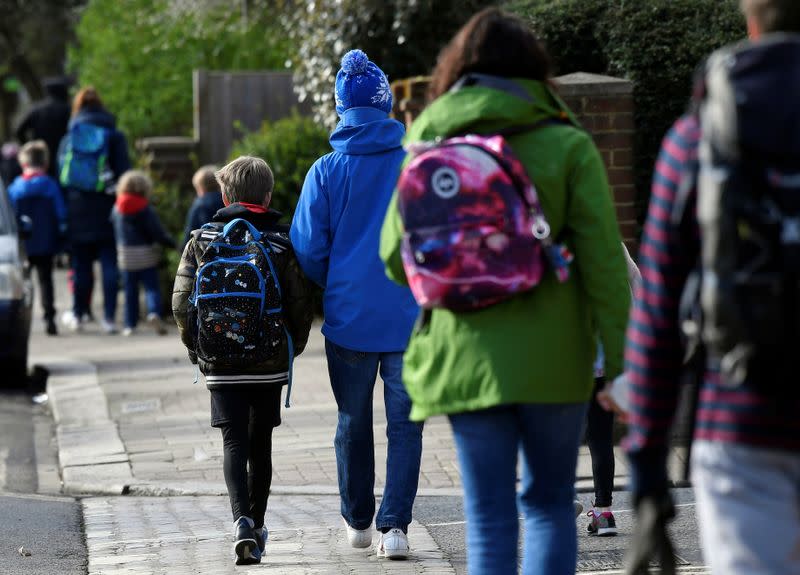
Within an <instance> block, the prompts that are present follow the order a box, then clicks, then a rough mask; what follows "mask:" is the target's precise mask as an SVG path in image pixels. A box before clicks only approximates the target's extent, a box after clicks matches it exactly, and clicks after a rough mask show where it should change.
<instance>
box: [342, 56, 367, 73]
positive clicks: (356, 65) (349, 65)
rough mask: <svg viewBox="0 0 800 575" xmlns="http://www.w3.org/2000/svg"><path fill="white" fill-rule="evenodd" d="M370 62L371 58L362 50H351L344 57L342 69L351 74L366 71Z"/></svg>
mask: <svg viewBox="0 0 800 575" xmlns="http://www.w3.org/2000/svg"><path fill="white" fill-rule="evenodd" d="M368 64H369V58H368V57H367V55H366V54H365V53H364V52H362V51H361V50H350V51H349V52H348V53H347V54H345V55H344V57H343V58H342V70H343V71H344V73H345V74H349V75H351V76H356V75H358V74H363V73H364V72H366V71H367V65H368Z"/></svg>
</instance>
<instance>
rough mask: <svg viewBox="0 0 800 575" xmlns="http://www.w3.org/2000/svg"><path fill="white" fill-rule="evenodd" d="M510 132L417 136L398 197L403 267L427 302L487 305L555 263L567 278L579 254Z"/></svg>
mask: <svg viewBox="0 0 800 575" xmlns="http://www.w3.org/2000/svg"><path fill="white" fill-rule="evenodd" d="M549 122H550V121H549V120H546V121H544V122H540V123H539V124H535V125H531V126H521V127H519V128H515V129H514V130H513V133H520V132H523V131H529V130H534V129H536V128H537V127H538V126H540V125H545V124H546V123H549ZM510 132H511V131H510V130H509V131H507V132H505V133H502V134H493V135H491V136H481V135H467V136H463V137H454V138H449V139H445V140H443V141H438V142H427V143H425V142H423V143H421V144H414V145H412V146H411V148H410V150H409V151H410V152H411V154H412V155H413V156H414V157H413V159H412V160H411V161H410V162H409V163H408V165H407V166H406V167H405V169H403V171H402V173H401V175H400V179H399V181H398V184H397V203H398V210H399V212H400V217H401V219H402V221H403V226H404V230H405V233H404V236H403V243H402V250H401V254H402V258H403V267H404V269H405V272H406V277H407V278H408V282H409V286H410V287H411V291H412V292H413V294H414V297H415V299H416V300H417V303H418V304H419V305H420V306H421V307H423V308H436V307H441V308H446V309H450V310H453V311H468V310H475V309H480V308H484V307H487V306H490V305H493V304H495V303H498V302H501V301H503V300H506V299H508V298H510V297H513V296H514V295H516V294H518V293H520V292H524V291H527V290H530V289H532V288H533V287H535V286H536V285H538V284H539V283H540V282H541V280H542V277H543V275H544V273H545V271H546V270H547V269H551V270H552V271H554V272H555V274H556V277H557V278H558V280H559V281H561V282H564V281H566V280H567V278H568V276H569V271H568V265H569V262H570V260H571V259H572V256H571V255H570V254H569V252H568V251H567V250H566V248H564V247H563V246H561V245H559V244H557V243H555V242H554V241H553V239H552V237H551V234H550V225H549V224H548V222H547V219H546V218H545V216H544V213H543V212H542V208H541V205H540V203H539V198H538V195H537V193H536V189H535V187H534V186H533V183H532V182H531V180H530V178H529V177H528V175H527V173H526V172H525V168H524V166H523V165H522V163H521V162H520V161H519V159H518V158H517V157H516V156H515V155H514V153H513V152H512V150H511V147H510V146H509V145H508V143H507V142H506V140H505V137H504V136H510V135H511V133H510Z"/></svg>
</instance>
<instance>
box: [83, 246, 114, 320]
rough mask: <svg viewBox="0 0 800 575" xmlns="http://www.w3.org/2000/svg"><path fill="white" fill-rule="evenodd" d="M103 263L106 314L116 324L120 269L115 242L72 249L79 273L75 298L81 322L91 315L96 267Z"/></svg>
mask: <svg viewBox="0 0 800 575" xmlns="http://www.w3.org/2000/svg"><path fill="white" fill-rule="evenodd" d="M97 259H99V260H100V267H101V269H102V272H103V308H104V309H103V311H104V314H105V319H106V320H108V321H110V322H112V323H113V321H114V316H115V315H116V313H117V292H118V291H119V270H118V269H117V246H116V244H115V243H114V240H113V239H112V240H110V241H106V242H96V243H91V244H76V245H74V246H72V269H73V270H74V272H75V276H74V277H75V280H74V281H75V294H74V296H75V297H74V304H73V311H74V312H75V317H77V318H81V317H83V315H84V314H85V313H87V312H88V311H89V307H88V303H89V301H90V299H91V295H90V294H91V291H92V284H93V283H94V275H93V273H92V265H93V264H94V261H95V260H97Z"/></svg>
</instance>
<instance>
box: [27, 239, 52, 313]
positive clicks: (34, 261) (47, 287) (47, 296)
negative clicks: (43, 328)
mask: <svg viewBox="0 0 800 575" xmlns="http://www.w3.org/2000/svg"><path fill="white" fill-rule="evenodd" d="M28 261H29V262H30V264H31V267H32V268H33V269H35V270H36V276H37V279H38V280H39V290H40V291H41V294H42V310H43V311H44V319H45V320H46V321H50V320H52V319H54V318H55V316H56V308H55V301H54V295H53V256H52V255H46V256H29V257H28Z"/></svg>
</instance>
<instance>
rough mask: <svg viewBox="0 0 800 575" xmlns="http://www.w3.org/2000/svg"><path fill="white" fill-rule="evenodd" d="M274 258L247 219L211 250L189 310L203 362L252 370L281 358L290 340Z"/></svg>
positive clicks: (202, 263)
mask: <svg viewBox="0 0 800 575" xmlns="http://www.w3.org/2000/svg"><path fill="white" fill-rule="evenodd" d="M271 255H272V247H271V246H270V243H269V242H268V241H266V238H263V237H262V233H261V232H260V231H258V230H257V229H256V228H255V227H254V226H253V225H252V224H251V223H250V222H248V221H246V220H243V219H241V218H239V219H235V220H232V221H230V222H228V223H227V224H226V225H225V227H224V228H223V229H222V232H220V233H219V235H217V237H216V238H215V239H214V240H213V241H212V242H211V243H210V244H209V245H208V247H207V248H206V250H205V252H204V253H203V255H202V256H201V258H200V261H199V265H198V269H197V274H196V280H195V287H194V292H193V294H192V296H191V298H190V306H189V311H190V313H189V315H190V325H191V326H192V329H194V330H196V331H195V333H194V342H195V353H196V354H197V357H198V359H199V360H201V362H203V363H213V364H214V365H215V367H217V368H220V367H221V368H225V369H237V368H247V367H248V366H253V365H259V364H262V363H264V362H266V361H268V360H270V359H273V358H274V357H277V355H278V354H279V353H280V352H281V350H282V348H283V346H284V342H285V341H286V339H287V338H289V335H288V332H287V331H286V329H285V328H284V324H283V317H282V308H281V288H280V284H279V282H278V277H277V275H276V273H275V267H274V265H273V262H272V257H271ZM290 347H291V346H290Z"/></svg>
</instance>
